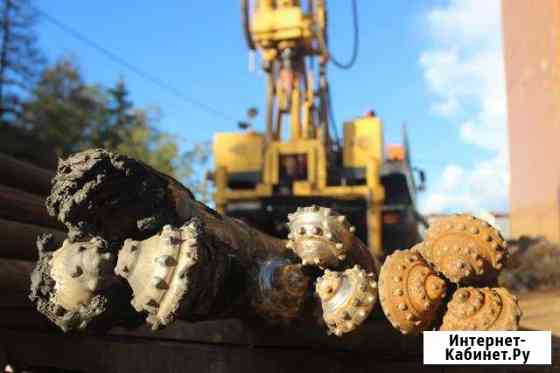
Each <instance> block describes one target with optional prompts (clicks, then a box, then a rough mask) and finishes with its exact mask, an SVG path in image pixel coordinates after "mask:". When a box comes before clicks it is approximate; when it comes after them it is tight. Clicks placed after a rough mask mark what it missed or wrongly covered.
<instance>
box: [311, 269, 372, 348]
mask: <svg viewBox="0 0 560 373" xmlns="http://www.w3.org/2000/svg"><path fill="white" fill-rule="evenodd" d="M315 291H316V293H317V296H318V297H319V299H320V300H321V306H322V309H323V320H324V321H325V324H326V325H327V327H328V332H329V334H335V335H336V336H339V337H340V336H342V335H343V334H345V333H349V332H351V331H354V330H356V329H357V328H358V327H359V326H360V325H361V324H363V323H364V322H365V321H366V320H367V318H368V316H369V315H370V314H371V311H372V310H373V307H374V305H375V303H376V302H377V282H376V281H375V274H374V273H367V272H366V271H364V270H363V269H361V268H360V267H359V266H358V265H355V266H354V267H353V268H349V269H346V270H345V271H344V272H337V271H330V270H325V273H324V274H323V276H322V277H319V278H318V279H317V282H316V285H315Z"/></svg>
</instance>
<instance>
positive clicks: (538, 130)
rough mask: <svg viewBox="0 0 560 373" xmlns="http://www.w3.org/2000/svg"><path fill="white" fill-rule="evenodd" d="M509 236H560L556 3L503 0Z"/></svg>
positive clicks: (559, 7) (559, 19) (559, 24)
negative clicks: (509, 210) (508, 167)
mask: <svg viewBox="0 0 560 373" xmlns="http://www.w3.org/2000/svg"><path fill="white" fill-rule="evenodd" d="M502 28H503V41H504V58H505V66H506V78H507V100H508V128H509V140H510V141H509V145H510V169H511V183H510V185H511V187H510V199H511V203H510V206H511V212H510V214H511V234H512V236H513V237H517V236H519V235H521V234H529V235H543V236H545V237H546V238H548V239H550V240H553V241H558V240H560V162H559V161H560V1H558V0H538V1H535V0H502Z"/></svg>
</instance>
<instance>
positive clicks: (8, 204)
mask: <svg viewBox="0 0 560 373" xmlns="http://www.w3.org/2000/svg"><path fill="white" fill-rule="evenodd" d="M0 218H2V219H6V220H12V221H17V222H20V223H28V224H34V225H39V226H42V227H51V228H55V229H60V230H64V226H63V225H62V224H61V223H59V222H58V221H56V219H54V218H53V217H51V216H49V214H48V213H47V208H46V207H45V199H44V198H43V197H41V196H38V195H35V194H31V193H27V192H24V191H21V190H18V189H14V188H11V187H7V186H5V185H0Z"/></svg>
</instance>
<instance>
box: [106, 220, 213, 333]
mask: <svg viewBox="0 0 560 373" xmlns="http://www.w3.org/2000/svg"><path fill="white" fill-rule="evenodd" d="M197 235H198V233H197V227H196V224H195V223H194V222H192V223H190V224H188V225H184V226H182V227H181V228H179V229H177V228H173V227H171V226H170V225H166V226H164V228H163V230H162V231H161V232H160V234H157V235H154V236H152V237H150V238H148V239H146V240H144V241H135V240H131V239H128V240H126V241H125V243H124V246H123V248H122V250H120V252H119V257H118V262H117V266H116V268H115V274H117V275H119V276H121V277H123V278H125V279H126V280H127V281H128V283H129V285H130V287H131V288H132V290H133V298H132V301H131V304H132V306H133V307H134V309H135V310H136V311H137V312H146V313H147V314H148V317H147V319H146V321H147V322H148V323H149V324H150V325H151V326H152V328H154V329H157V328H159V326H160V325H167V324H169V323H170V322H171V321H173V320H174V318H175V315H176V313H177V311H178V309H179V306H180V303H181V301H182V300H183V297H188V292H189V290H191V289H189V286H191V287H192V286H193V284H192V282H193V277H194V276H195V274H194V271H195V267H196V266H197V265H198V264H200V263H203V262H204V258H203V257H202V256H203V255H204V250H201V249H200V248H199V244H198V241H197Z"/></svg>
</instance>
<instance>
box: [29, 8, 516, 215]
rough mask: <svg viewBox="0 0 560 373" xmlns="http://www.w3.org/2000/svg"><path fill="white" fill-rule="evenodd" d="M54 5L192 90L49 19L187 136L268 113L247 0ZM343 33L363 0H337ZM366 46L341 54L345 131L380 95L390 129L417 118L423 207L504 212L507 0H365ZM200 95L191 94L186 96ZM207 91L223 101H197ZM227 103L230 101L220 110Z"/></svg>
mask: <svg viewBox="0 0 560 373" xmlns="http://www.w3.org/2000/svg"><path fill="white" fill-rule="evenodd" d="M35 4H36V6H37V7H38V8H39V9H41V10H42V11H43V12H45V13H46V14H48V15H50V16H52V17H54V18H55V19H57V20H58V21H60V22H61V23H63V24H64V25H67V26H68V27H70V28H72V29H74V30H76V31H78V32H79V33H80V34H82V35H84V36H86V37H87V38H88V39H90V40H92V41H94V42H95V43H97V44H99V45H101V46H102V47H103V48H105V49H106V50H108V51H110V52H111V53H113V54H115V55H117V56H119V57H120V58H121V59H123V60H125V61H126V62H128V63H129V64H131V65H134V66H135V67H136V68H138V69H140V70H142V71H143V72H146V73H148V74H149V75H150V76H153V77H155V78H156V79H158V80H160V81H162V82H165V84H167V85H168V86H171V87H173V89H175V90H176V91H178V92H180V93H181V95H182V97H183V98H180V97H177V96H176V95H174V94H173V93H172V92H170V91H169V90H167V89H162V88H161V87H160V86H158V85H157V84H154V83H153V82H152V81H150V80H147V79H145V78H142V77H140V76H139V75H137V74H136V73H135V72H134V71H132V70H130V69H128V68H126V67H124V66H123V65H120V64H118V63H116V62H114V61H113V60H111V59H109V58H107V56H105V55H104V54H102V53H100V52H99V51H97V50H96V49H95V48H92V47H91V46H90V45H88V44H86V43H84V42H83V41H81V40H78V39H77V38H75V37H74V36H72V35H71V34H70V33H68V32H67V31H64V30H61V29H60V28H59V27H57V26H55V25H53V24H52V23H50V22H49V21H48V20H46V19H40V20H39V23H38V25H37V33H38V36H39V46H40V47H41V48H42V49H43V51H44V53H45V54H46V56H47V58H48V60H49V62H54V61H56V60H57V59H59V58H61V57H66V56H71V57H73V58H74V59H75V60H76V61H77V62H78V64H79V66H80V67H81V70H82V72H83V74H84V76H85V79H86V81H87V82H88V83H98V84H101V85H104V86H111V85H113V84H114V83H115V82H116V81H117V80H118V79H119V78H123V79H124V80H125V81H126V83H127V84H128V86H129V89H130V92H131V98H132V99H133V101H134V102H135V104H136V105H137V106H141V107H154V106H155V107H159V108H160V110H161V113H162V117H161V121H160V122H159V123H158V127H159V128H160V129H162V130H164V131H167V132H170V133H172V134H174V135H176V137H177V139H178V140H179V141H180V142H181V144H182V146H183V147H184V148H187V147H189V146H191V145H192V144H193V143H196V142H202V141H209V140H211V139H212V136H213V133H214V132H219V131H234V130H236V128H237V126H236V123H237V121H238V120H242V119H244V118H245V112H246V110H247V108H248V107H251V106H256V107H257V108H259V109H260V110H259V111H260V113H261V114H260V115H259V116H258V118H257V121H256V122H255V127H256V129H262V128H263V127H264V126H263V120H264V115H263V114H264V93H265V81H264V79H263V76H262V74H259V73H258V72H252V71H249V63H248V61H249V58H248V50H247V47H246V44H245V41H244V39H243V34H242V30H241V25H240V10H239V1H237V0H231V1H230V0H228V1H225V0H219V1H218V0H214V1H194V0H190V1H189V0H162V1H159V2H157V3H154V2H153V1H148V0H136V1H132V0H122V1H111V0H98V1H95V2H85V1H70V0H63V1H49V2H38V1H36V2H35ZM327 5H328V11H329V42H330V49H331V52H332V53H333V54H334V55H335V57H337V59H338V60H347V59H348V57H349V56H350V53H351V50H352V36H353V35H352V32H353V31H352V27H351V26H352V23H351V22H352V18H351V17H352V13H351V2H350V0H330V1H328V4H327ZM358 10H359V27H360V49H359V56H358V60H357V62H356V64H355V65H354V67H353V68H352V69H351V70H338V69H336V68H335V67H334V66H331V67H329V77H330V84H331V90H332V99H333V105H334V111H335V117H336V119H337V121H338V127H339V132H340V133H342V123H343V122H344V121H345V120H350V119H352V118H355V117H358V116H360V115H362V114H363V113H365V112H366V111H367V110H370V109H374V110H375V111H376V113H377V114H378V116H379V117H381V119H382V120H383V122H384V125H385V131H386V133H385V142H386V143H397V142H400V141H401V138H400V134H401V130H400V129H401V125H402V124H403V123H406V125H407V129H408V136H409V142H410V147H411V158H412V162H413V165H414V166H417V167H420V168H422V169H424V170H425V171H426V173H427V189H426V191H424V192H422V193H421V195H420V196H419V204H420V211H421V212H424V213H450V212H459V211H466V212H472V213H480V212H484V211H496V212H504V211H507V210H508V209H509V203H508V183H509V171H508V149H507V128H506V97H505V77H504V67H503V58H502V45H501V40H502V39H501V24H500V1H499V0H437V1H435V0H434V1H409V0H393V1H381V0H375V1H374V0H368V1H366V0H358ZM185 97H186V98H187V100H185V99H184V98H185ZM189 99H193V100H195V101H196V102H198V103H202V104H203V105H206V106H209V107H211V108H212V109H213V112H208V111H205V110H203V109H202V108H201V107H200V105H196V104H195V105H193V104H191V103H190V102H189ZM216 112H218V114H217V113H216Z"/></svg>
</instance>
